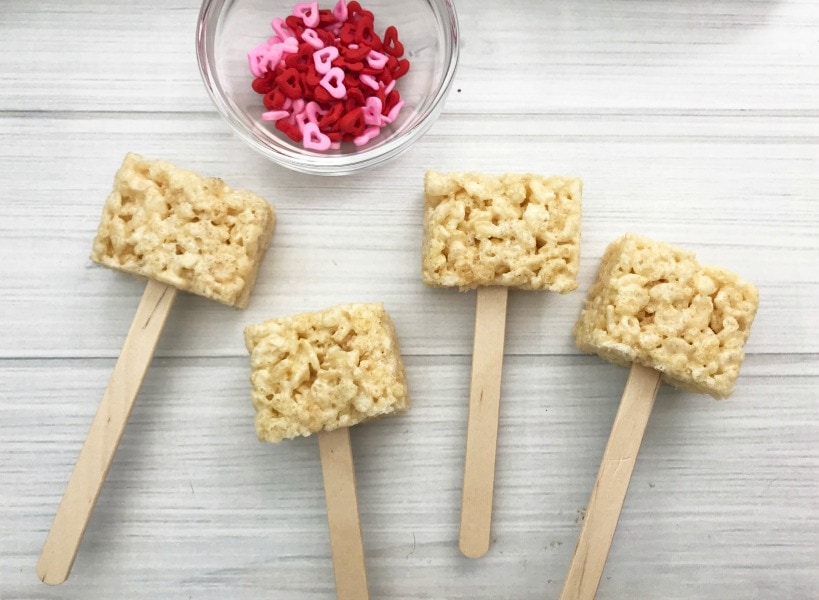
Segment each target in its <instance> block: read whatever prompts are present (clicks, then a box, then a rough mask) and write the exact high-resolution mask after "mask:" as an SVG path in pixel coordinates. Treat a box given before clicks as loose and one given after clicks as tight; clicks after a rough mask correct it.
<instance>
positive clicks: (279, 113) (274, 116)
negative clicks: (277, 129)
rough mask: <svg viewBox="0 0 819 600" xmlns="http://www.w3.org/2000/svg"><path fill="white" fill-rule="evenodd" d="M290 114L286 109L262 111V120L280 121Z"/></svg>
mask: <svg viewBox="0 0 819 600" xmlns="http://www.w3.org/2000/svg"><path fill="white" fill-rule="evenodd" d="M289 116H290V113H289V112H287V111H286V110H270V111H268V112H266V113H262V121H278V120H279V119H284V118H285V117H289Z"/></svg>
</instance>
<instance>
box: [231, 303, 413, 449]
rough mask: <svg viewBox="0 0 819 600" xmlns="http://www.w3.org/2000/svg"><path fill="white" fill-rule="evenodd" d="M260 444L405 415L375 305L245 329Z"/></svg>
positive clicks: (397, 368) (396, 368) (392, 354)
mask: <svg viewBox="0 0 819 600" xmlns="http://www.w3.org/2000/svg"><path fill="white" fill-rule="evenodd" d="M245 345H246V346H247V349H248V351H249V352H250V365H251V370H252V372H251V376H250V381H251V383H252V384H253V391H252V393H251V399H252V401H253V406H254V407H255V409H256V433H257V434H258V436H259V439H260V440H263V441H268V442H274V443H275V442H280V441H281V440H283V439H288V438H294V437H297V436H307V435H310V434H312V433H316V432H319V431H323V430H324V431H330V430H333V429H337V428H339V427H349V426H351V425H356V424H358V423H361V422H363V421H367V420H369V419H373V418H376V417H381V416H384V415H388V414H392V413H400V412H404V411H406V410H407V409H409V407H410V400H409V396H408V394H407V380H406V374H405V372H404V365H403V363H402V361H401V355H400V352H399V348H398V338H397V337H396V334H395V328H394V327H393V324H392V321H391V320H390V317H389V315H388V314H387V311H386V310H385V309H384V306H383V305H381V304H347V305H341V306H335V307H333V308H328V309H326V310H323V311H321V312H315V313H304V314H300V315H296V316H294V317H287V318H283V319H274V320H270V321H266V322H264V323H261V324H259V325H249V326H248V327H246V328H245Z"/></svg>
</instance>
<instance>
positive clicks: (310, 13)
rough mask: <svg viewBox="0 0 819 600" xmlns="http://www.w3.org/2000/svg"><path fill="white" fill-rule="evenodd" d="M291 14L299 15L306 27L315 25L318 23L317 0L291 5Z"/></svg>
mask: <svg viewBox="0 0 819 600" xmlns="http://www.w3.org/2000/svg"><path fill="white" fill-rule="evenodd" d="M293 14H294V15H296V16H297V17H301V20H302V21H304V24H305V25H307V26H308V27H315V26H316V25H318V24H319V11H318V2H302V3H301V4H296V6H294V7H293Z"/></svg>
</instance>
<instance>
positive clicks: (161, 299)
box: [37, 280, 176, 585]
mask: <svg viewBox="0 0 819 600" xmlns="http://www.w3.org/2000/svg"><path fill="white" fill-rule="evenodd" d="M175 298H176V288H174V287H172V286H169V285H165V284H164V283H159V282H156V281H153V280H148V285H147V286H146V288H145V292H144V293H143V294H142V300H140V302H139V307H138V308H137V311H136V315H134V320H133V321H132V323H131V328H130V329H129V331H128V336H127V337H126V338H125V343H124V344H123V346H122V352H120V355H119V358H118V359H117V363H116V365H115V366H114V371H113V373H112V374H111V378H110V380H109V381H108V387H107V388H106V390H105V393H104V394H103V397H102V402H101V403H100V406H99V409H98V410H97V414H96V416H95V417H94V420H93V422H92V423H91V429H90V430H89V431H88V436H87V437H86V439H85V443H84V444H83V446H82V450H80V455H79V458H77V463H76V464H75V465H74V471H73V473H72V474H71V478H70V479H69V480H68V485H67V487H66V489H65V494H64V495H63V499H62V501H61V502H60V506H59V508H58V509H57V514H56V516H55V517H54V522H53V523H52V525H51V530H50V531H49V532H48V537H47V538H46V542H45V546H44V547H43V551H42V553H41V554H40V560H39V561H38V562H37V575H38V576H39V577H40V579H42V580H43V582H45V583H47V584H49V585H56V584H59V583H62V582H63V581H65V580H66V579H67V578H68V574H69V573H70V572H71V566H72V565H73V564H74V558H75V557H76V556H77V550H78V549H79V547H80V542H81V541H82V537H83V534H84V533H85V528H86V526H87V525H88V520H89V519H90V517H91V512H92V511H93V510H94V505H95V504H96V503H97V498H98V497H99V493H100V489H101V488H102V484H103V482H104V481H105V476H106V475H107V474H108V469H109V468H110V466H111V462H112V461H113V460H114V454H116V451H117V446H118V445H119V441H120V438H122V433H123V431H125V424H126V423H127V422H128V417H129V416H130V414H131V410H132V409H133V407H134V402H135V400H136V397H137V394H138V393H139V388H140V387H141V386H142V380H143V379H144V378H145V373H146V372H147V371H148V366H149V365H150V364H151V358H152V357H153V355H154V351H155V350H156V345H157V343H158V341H159V336H160V335H161V334H162V329H163V327H164V326H165V321H166V320H167V318H168V314H169V313H170V312H171V307H172V306H173V301H174V299H175Z"/></svg>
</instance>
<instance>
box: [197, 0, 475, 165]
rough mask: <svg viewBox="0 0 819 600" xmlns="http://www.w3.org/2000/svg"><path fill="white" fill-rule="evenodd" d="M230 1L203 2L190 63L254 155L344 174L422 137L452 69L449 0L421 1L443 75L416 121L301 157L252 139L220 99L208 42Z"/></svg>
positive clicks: (454, 34) (455, 32)
mask: <svg viewBox="0 0 819 600" xmlns="http://www.w3.org/2000/svg"><path fill="white" fill-rule="evenodd" d="M234 1H235V0H203V2H202V6H201V8H200V11H199V19H198V21H197V25H196V59H197V63H198V65H199V73H200V75H201V77H202V81H203V82H204V84H205V88H206V89H207V91H208V94H209V95H210V97H211V100H212V101H213V103H214V105H215V106H216V109H217V111H218V112H219V114H220V115H221V116H222V118H223V119H224V120H225V121H227V123H228V125H229V126H230V127H231V128H232V129H233V131H234V132H236V134H237V135H239V137H240V138H242V140H244V141H245V143H247V144H248V145H249V146H251V147H252V148H254V149H255V150H256V151H257V152H259V153H260V154H262V155H264V156H266V157H267V158H269V159H270V160H272V161H274V162H276V163H278V164H280V165H282V166H285V167H287V168H290V169H292V170H294V171H299V172H302V173H312V174H316V175H346V174H351V173H356V172H359V171H363V170H366V169H369V168H372V167H375V166H378V165H380V164H383V163H385V162H387V161H389V160H392V159H393V158H395V157H397V156H398V155H400V154H401V153H403V152H404V151H406V150H408V149H409V147H410V146H412V144H413V143H414V142H416V141H417V140H418V139H419V138H420V137H421V136H422V135H423V134H424V133H426V132H427V130H429V128H430V127H431V126H432V124H433V123H434V122H435V120H436V118H437V117H438V115H439V114H440V112H441V109H442V108H443V104H444V100H445V99H446V97H447V95H448V94H449V91H450V89H451V87H452V82H453V80H454V77H455V72H456V70H457V66H458V54H459V36H460V33H459V26H458V17H457V13H456V12H455V6H454V4H453V2H452V0H426V1H427V3H428V4H429V5H430V7H431V8H432V9H433V11H434V12H435V13H436V14H435V16H436V19H442V20H443V26H444V28H445V34H446V35H445V36H444V65H445V71H444V74H443V78H442V79H441V81H440V84H439V85H438V87H437V89H436V90H435V95H434V97H433V99H432V101H431V102H428V103H427V106H426V108H425V109H424V111H423V112H422V113H421V114H420V115H418V117H417V118H416V123H415V124H414V125H413V126H412V127H410V128H409V129H407V130H405V131H403V132H401V134H400V135H398V136H395V137H394V139H389V140H387V141H385V142H382V143H381V144H378V145H376V146H375V147H373V148H370V149H366V150H361V151H358V152H354V153H350V154H344V155H329V154H327V155H322V154H319V153H313V152H311V153H307V152H306V151H300V150H299V149H297V148H293V147H288V146H286V145H285V144H282V145H280V146H278V147H276V146H271V145H269V144H267V143H265V142H264V141H263V140H261V139H259V138H258V137H257V136H255V135H253V133H252V132H250V131H248V129H247V127H246V126H245V125H244V124H243V123H242V122H241V121H240V119H239V118H238V117H237V116H236V115H235V114H234V112H233V109H232V108H231V107H230V106H229V105H228V103H227V101H226V100H225V98H224V97H223V95H222V91H221V88H220V86H219V83H218V77H217V75H216V73H215V67H214V61H213V60H212V56H213V41H214V40H215V36H216V28H217V26H218V22H217V20H218V18H219V17H221V15H222V14H223V12H224V11H225V10H227V9H229V8H230V5H231V4H232V3H233V2H234Z"/></svg>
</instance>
